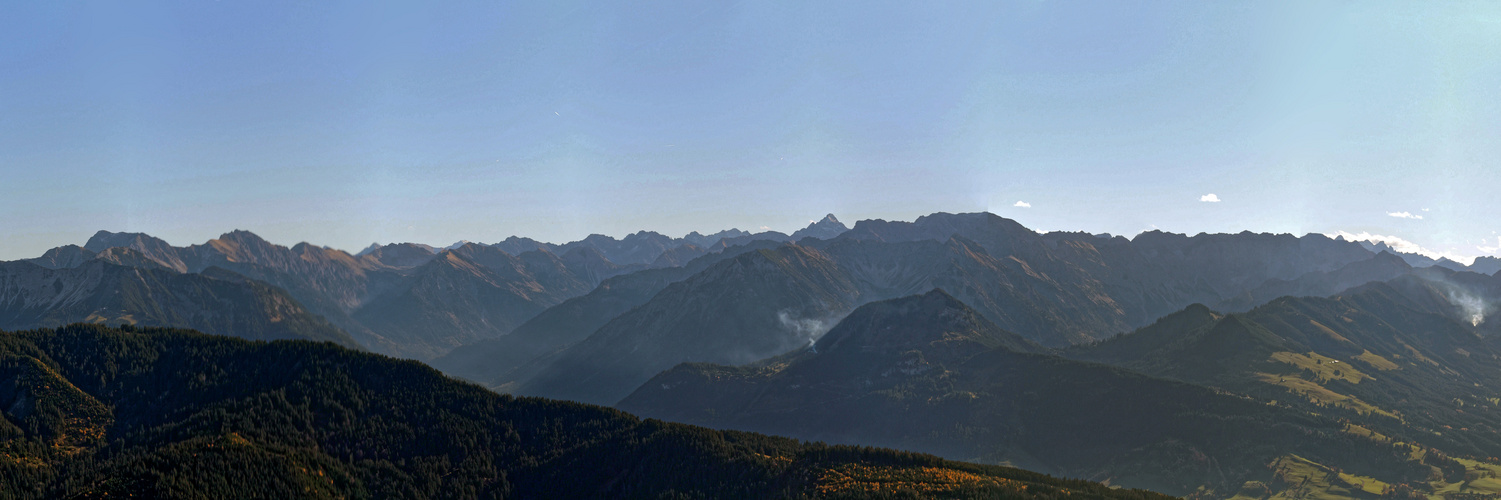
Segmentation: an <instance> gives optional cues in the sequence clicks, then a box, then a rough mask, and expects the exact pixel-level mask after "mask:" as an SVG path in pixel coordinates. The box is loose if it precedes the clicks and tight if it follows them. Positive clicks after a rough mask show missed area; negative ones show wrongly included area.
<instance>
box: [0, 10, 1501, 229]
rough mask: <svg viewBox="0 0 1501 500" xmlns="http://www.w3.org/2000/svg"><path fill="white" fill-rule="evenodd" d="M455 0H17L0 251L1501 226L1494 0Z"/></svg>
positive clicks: (0, 120)
mask: <svg viewBox="0 0 1501 500" xmlns="http://www.w3.org/2000/svg"><path fill="white" fill-rule="evenodd" d="M433 3H436V2H427V3H426V4H433ZM426 4H419V3H416V2H411V3H405V4H400V3H391V4H376V3H370V2H349V3H337V2H306V1H295V2H274V1H271V2H233V1H226V2H165V3H155V4H153V3H149V2H129V3H127V2H83V3H78V2H63V1H59V2H6V3H3V4H0V213H3V214H4V217H3V218H0V234H3V235H4V237H3V238H0V259H15V258H22V257H30V256H35V255H39V254H41V253H42V252H43V251H44V250H45V249H47V248H50V247H52V246H57V245H62V244H67V243H82V242H83V241H84V240H85V239H87V238H88V236H89V235H91V234H92V233H93V232H94V231H96V230H99V229H108V230H115V231H143V232H148V233H151V234H154V235H157V236H160V237H163V238H165V239H167V240H168V241H169V242H172V243H174V244H178V245H185V244H191V243H198V242H202V241H204V240H207V239H209V238H212V237H215V236H217V235H218V234H220V233H223V232H226V231H228V230H230V229H235V228H240V229H249V230H252V231H255V232H257V233H259V234H261V235H262V236H265V237H266V238H268V239H270V240H272V241H275V242H279V243H284V244H291V243H296V242H299V241H309V242H312V243H316V244H322V245H329V246H334V247H338V248H345V249H350V250H357V249H359V248H361V247H363V246H365V245H367V244H369V243H370V242H372V241H381V242H391V241H417V242H426V243H433V244H446V243H449V242H452V241H455V240H458V239H469V240H475V241H487V242H488V241H498V240H500V239H503V238H504V237H506V236H508V235H512V234H518V235H526V236H532V237H536V238H538V239H543V240H550V241H566V240H573V239H578V238H580V237H583V236H585V235H587V234H589V233H603V234H609V235H614V236H622V235H624V234H625V233H628V232H633V231H636V230H641V229H650V230H656V231H659V232H663V233H666V234H669V235H674V236H676V235H681V234H683V233H686V232H688V231H692V230H698V231H714V230H718V229H723V228H728V227H739V228H742V229H749V230H755V229H758V228H761V227H768V228H771V229H776V230H780V231H786V232H790V231H791V230H793V229H796V228H798V227H800V226H802V225H805V224H807V223H808V221H810V220H812V219H817V218H819V217H822V216H823V214H825V213H829V212H832V213H835V214H836V215H838V216H839V217H841V219H844V220H846V221H847V222H850V223H852V222H853V221H855V220H858V219H866V218H885V219H907V220H910V219H912V218H914V217H916V216H918V215H922V214H926V213H931V212H936V211H948V212H960V211H983V210H989V211H992V212H995V213H997V214H1000V215H1003V216H1006V217H1010V218H1014V219H1016V220H1018V221H1020V222H1021V223H1023V224H1025V225H1027V226H1029V227H1032V228H1034V229H1039V230H1084V231H1090V232H1110V233H1115V234H1125V235H1134V234H1136V233H1138V232H1140V231H1142V230H1147V229H1152V228H1160V229H1163V230H1168V231H1174V232H1186V233H1190V234H1192V233H1198V232H1239V231H1242V230H1252V231H1268V232H1290V233H1295V234H1304V233H1309V232H1319V233H1326V234H1333V233H1337V232H1340V231H1344V232H1348V233H1350V234H1370V235H1381V236H1388V237H1396V238H1401V239H1403V240H1405V241H1409V242H1412V243H1413V244H1416V245H1420V246H1422V247H1423V248H1425V249H1427V250H1429V251H1432V252H1446V253H1448V254H1451V255H1454V256H1460V257H1465V256H1474V255H1480V254H1495V253H1497V252H1498V249H1497V248H1496V247H1501V239H1498V238H1501V236H1498V235H1497V233H1496V231H1498V230H1501V223H1497V222H1493V221H1495V220H1496V219H1497V218H1496V216H1495V214H1497V213H1498V212H1501V210H1498V209H1501V196H1497V194H1496V192H1497V191H1498V188H1501V162H1498V158H1501V95H1498V94H1501V3H1497V2H1474V3H1465V2H1445V3H1437V2H1425V3H1419V2H1349V3H1336V2H1286V3H1280V2H1245V3H1236V2H1165V3H1156V2H1146V3H1142V2H1129V3H1128V2H1049V1H1025V2H994V1H980V2H958V1H955V2H909V3H879V2H868V1H865V2H846V3H834V2H743V3H706V2H641V3H635V4H632V5H621V4H620V3H612V4H605V5H603V6H601V5H594V4H589V3H581V2H566V1H551V2H533V3H517V2H479V1H473V2H442V3H438V4H440V5H426ZM1211 193H1212V194H1214V195H1215V197H1216V198H1217V199H1219V200H1220V201H1218V202H1208V201H1200V200H1201V199H1202V198H1204V197H1205V196H1206V195H1208V194H1211ZM1019 201H1021V202H1025V203H1026V204H1029V205H1030V207H1029V208H1023V207H1019V206H1016V205H1017V202H1019ZM1404 213H1405V214H1407V215H1408V216H1406V217H1404V216H1401V215H1402V214H1404ZM1392 214H1396V215H1392ZM1418 217H1421V219H1419V218H1418Z"/></svg>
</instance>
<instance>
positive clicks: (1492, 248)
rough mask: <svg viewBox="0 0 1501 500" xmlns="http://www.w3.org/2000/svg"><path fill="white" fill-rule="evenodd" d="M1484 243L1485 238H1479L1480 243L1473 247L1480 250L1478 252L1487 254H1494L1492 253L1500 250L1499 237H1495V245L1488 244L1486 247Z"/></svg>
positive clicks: (1500, 241) (1500, 240)
mask: <svg viewBox="0 0 1501 500" xmlns="http://www.w3.org/2000/svg"><path fill="white" fill-rule="evenodd" d="M1492 234H1495V233H1492ZM1485 245H1486V241H1485V238H1481V239H1480V245H1478V246H1476V247H1475V249H1476V250H1480V253H1488V254H1494V253H1496V252H1498V251H1501V237H1498V238H1496V245H1495V246H1489V247H1488V246H1485Z"/></svg>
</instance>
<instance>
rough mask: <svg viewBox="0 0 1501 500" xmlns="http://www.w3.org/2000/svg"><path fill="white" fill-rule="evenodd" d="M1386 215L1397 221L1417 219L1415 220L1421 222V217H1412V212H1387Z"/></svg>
mask: <svg viewBox="0 0 1501 500" xmlns="http://www.w3.org/2000/svg"><path fill="white" fill-rule="evenodd" d="M1386 215H1389V216H1391V217H1396V218H1398V219H1417V220H1423V216H1421V215H1413V213H1412V212H1387V213H1386Z"/></svg>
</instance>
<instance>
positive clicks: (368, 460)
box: [0, 325, 1163, 500]
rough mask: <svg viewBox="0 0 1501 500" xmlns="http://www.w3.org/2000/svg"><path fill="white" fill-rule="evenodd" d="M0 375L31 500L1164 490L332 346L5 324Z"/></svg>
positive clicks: (8, 434)
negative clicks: (728, 420)
mask: <svg viewBox="0 0 1501 500" xmlns="http://www.w3.org/2000/svg"><path fill="white" fill-rule="evenodd" d="M0 381H3V382H5V383H0V406H3V407H4V408H6V409H5V410H4V411H3V412H0V415H3V417H4V418H0V456H3V457H6V459H5V460H0V477H5V478H7V481H6V484H5V491H4V493H5V494H6V496H8V497H13V498H71V497H89V498H96V497H106V496H109V497H113V496H142V497H152V498H168V497H194V498H225V497H242V498H243V497H259V498H501V497H516V498H543V497H545V498H585V497H589V498H598V497H609V498H771V497H784V498H812V497H827V498H889V497H890V495H891V494H893V493H896V494H903V495H905V496H908V497H911V496H916V495H922V496H927V497H948V498H1032V497H1041V498H1056V497H1059V496H1074V495H1082V496H1083V497H1085V498H1102V499H1103V498H1120V499H1136V500H1147V499H1157V498H1163V497H1161V496H1159V495H1155V494H1151V493H1147V492H1142V491H1122V490H1111V489H1109V488H1106V487H1104V486H1102V485H1099V484H1093V483H1086V482H1083V481H1066V480H1058V479H1053V478H1049V477H1045V476H1041V475H1038V474H1034V473H1028V472H1025V471H1020V470H1015V469H1007V468H1001V467H985V466H975V465H970V464H959V463H953V462H945V461H942V460H939V459H937V458H935V457H930V456H922V455H914V454H910V453H902V452H894V451H885V450H874V449H869V448H865V449H855V448H842V447H828V446H822V445H810V444H803V443H799V442H797V441H793V440H788V439H783V438H772V437H767V436H761V435H755V434H747V433H734V432H718V431H711V430H707V429H702V428H694V427H689V426H685V425H680V424H668V423H663V422H660V421H654V420H646V421H643V420H640V419H637V418H635V417H632V416H630V415H626V414H623V413H620V412H618V411H614V410H610V409H606V408H599V407H590V406H584V405H577V404H570V403H560V402H554V401H545V400H537V399H515V398H511V397H508V396H502V395H497V394H494V393H491V392H488V391H485V390H484V389H481V388H479V387H475V386H472V385H469V384H464V383H461V382H456V381H453V380H451V379H448V378H446V377H444V376H442V375H441V374H439V373H437V372H436V371H434V370H432V369H430V368H427V367H425V366H423V365H421V364H418V363H414V362H402V361H396V360H392V359H389V358H385V357H381V356H375V355H369V354H362V353H357V352H353V351H349V350H345V349H340V348H338V347H336V346H332V345H328V344H313V343H307V342H275V343H269V344H267V343H253V342H245V341H241V340H237V339H230V338H224V337H211V336H205V335H200V334H195V333H191V332H183V331H176V330H155V329H148V330H136V329H126V330H111V329H106V328H101V327H97V326H83V325H76V326H70V327H66V328H62V329H58V330H40V331H27V332H14V333H0Z"/></svg>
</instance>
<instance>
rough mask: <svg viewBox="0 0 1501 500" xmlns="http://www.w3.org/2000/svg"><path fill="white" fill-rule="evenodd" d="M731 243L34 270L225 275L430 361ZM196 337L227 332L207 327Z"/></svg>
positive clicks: (379, 250) (610, 244)
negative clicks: (603, 288) (617, 280)
mask: <svg viewBox="0 0 1501 500" xmlns="http://www.w3.org/2000/svg"><path fill="white" fill-rule="evenodd" d="M842 227H843V226H842V225H840V224H839V223H838V222H837V220H834V219H833V218H832V216H830V217H829V218H826V220H825V221H822V222H820V223H818V224H815V225H812V226H810V230H813V231H815V232H818V233H819V234H834V233H833V232H834V231H836V230H838V229H839V228H842ZM814 228H816V229H814ZM764 236H766V237H767V238H768V239H769V240H770V241H778V242H780V241H786V240H787V239H788V237H787V236H786V235H781V234H780V233H774V234H766V235H764ZM726 238H738V239H742V240H747V239H748V240H747V241H760V240H756V239H754V238H756V235H751V234H749V233H746V232H744V231H738V230H731V231H725V232H721V233H717V234H715V235H711V236H703V235H699V234H697V233H693V234H690V235H689V236H688V237H685V238H680V239H672V238H667V237H665V236H662V235H660V234H657V233H651V232H639V233H634V234H632V235H629V236H627V237H626V238H624V239H622V240H615V239H613V238H609V237H606V236H601V235H593V236H590V237H589V238H585V239H584V240H581V241H578V242H572V243H568V244H564V245H551V244H543V243H538V242H535V241H532V240H526V239H521V238H511V239H508V240H506V241H504V242H501V243H499V244H496V245H480V244H476V243H468V242H460V243H458V244H455V245H453V246H451V247H449V248H446V249H438V248H434V247H432V246H428V245H421V244H414V243H400V244H389V245H372V246H371V247H370V248H367V249H365V250H364V251H362V252H360V253H359V254H357V255H350V254H348V253H346V252H344V251H341V250H334V249H329V248H323V247H317V246H314V245H309V244H306V243H302V244H298V245H296V246H293V247H291V248H287V247H283V246H280V245H275V244H272V243H269V242H267V241H265V240H263V239H261V238H260V237H258V236H256V235H255V234H253V233H250V232H247V231H233V232H230V233H226V234H224V235H222V236H220V237H219V238H216V239H213V240H210V241H208V242H206V243H204V244H201V245H191V246H188V247H173V246H171V245H170V244H168V243H167V242H165V241H163V240H161V239H158V238H155V237H152V236H150V235H146V234H141V233H111V232H107V231H100V232H99V233H97V234H95V235H94V236H93V237H92V238H90V239H89V241H88V242H87V243H86V244H85V245H84V246H82V247H78V246H66V247H59V248H56V249H53V250H50V251H48V252H47V253H46V254H45V255H43V256H42V257H38V258H36V259H29V262H31V263H33V264H36V265H39V266H42V267H44V268H48V269H71V268H76V267H79V266H82V265H84V264H85V263H87V262H91V261H104V262H110V263H114V264H118V265H122V266H128V267H135V268H141V269H156V270H165V271H170V272H175V273H182V274H199V273H203V272H205V271H207V270H209V269H222V270H226V271H229V272H232V273H235V274H239V275H242V276H244V277H247V278H250V279H251V280H255V281H259V282H263V283H266V284H269V285H271V286H273V287H276V288H279V289H281V290H284V291H285V293H286V294H288V295H290V296H291V297H293V298H295V299H296V302H297V303H298V304H300V306H301V307H305V308H306V309H307V310H308V311H311V312H312V313H313V314H315V315H319V316H322V317H324V318H326V319H327V320H328V321H329V322H331V323H333V324H334V325H336V326H337V327H339V328H340V329H342V330H344V331H346V332H348V334H349V335H350V336H352V337H353V338H354V339H355V340H356V341H357V342H358V343H359V345H362V346H364V347H366V348H369V349H371V350H374V351H376V352H381V353H385V354H391V355H395V356H400V357H410V358H417V359H431V358H433V357H436V356H439V355H441V354H444V353H446V352H448V351H450V350H451V349H453V348H454V347H456V346H459V345H463V344H466V343H471V342H476V341H480V340H485V339H491V338H496V337H499V336H502V335H505V334H507V333H510V332H511V331H512V330H513V329H515V328H516V327H517V326H518V325H520V324H522V323H524V322H525V321H527V320H528V319H531V318H532V317H533V316H535V315H537V314H538V313H539V312H541V311H543V310H545V309H546V308H548V307H550V306H554V305H558V304H560V303H561V302H563V301H564V300H566V299H569V298H572V297H577V296H580V295H583V294H585V293H587V292H589V291H590V290H592V289H594V288H595V287H596V286H597V285H599V284H600V283H601V282H603V281H604V280H606V279H609V278H611V277H614V276H619V275H622V274H627V273H631V272H636V271H643V270H646V269H649V268H654V267H677V266H681V265H684V264H685V263H686V262H688V261H691V260H692V259H693V258H697V257H700V256H704V255H708V254H712V253H717V252H720V251H723V250H724V249H725V248H726V246H725V244H724V241H726ZM690 241H691V242H690ZM697 243H702V244H703V245H698V244H697ZM54 319H57V320H58V321H63V320H66V321H84V320H90V318H89V317H86V316H80V317H70V318H54ZM53 324H61V323H57V322H54V323H53ZM185 326H195V327H202V328H204V329H205V330H207V331H217V330H216V329H214V328H210V327H208V326H207V325H200V324H193V325H185Z"/></svg>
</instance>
